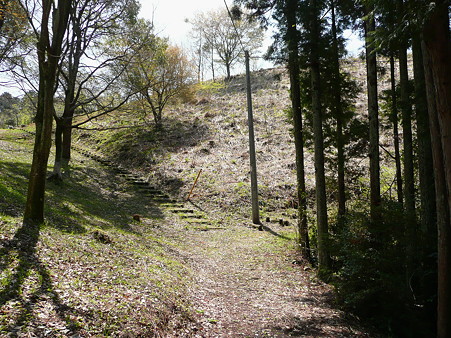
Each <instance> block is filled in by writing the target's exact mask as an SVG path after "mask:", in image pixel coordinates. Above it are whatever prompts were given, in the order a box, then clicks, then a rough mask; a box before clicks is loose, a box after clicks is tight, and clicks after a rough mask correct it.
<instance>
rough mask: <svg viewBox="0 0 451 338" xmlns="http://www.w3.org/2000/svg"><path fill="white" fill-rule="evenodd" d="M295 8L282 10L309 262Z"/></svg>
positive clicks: (290, 1) (291, 2)
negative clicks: (284, 22)
mask: <svg viewBox="0 0 451 338" xmlns="http://www.w3.org/2000/svg"><path fill="white" fill-rule="evenodd" d="M297 13H298V6H297V1H296V0H287V1H286V5H285V8H284V15H285V19H286V34H285V43H286V45H287V47H288V72H289V74H290V97H291V109H292V112H293V124H294V142H295V148H296V176H297V196H298V201H299V203H298V213H299V218H298V228H299V240H300V245H301V254H302V256H303V257H304V258H306V259H310V258H311V257H310V244H309V237H308V224H307V200H306V192H305V168H304V135H303V128H302V110H301V85H300V79H299V71H300V68H299V47H298V45H299V32H298V30H297V28H296V27H297V20H296V17H297V15H296V14H297Z"/></svg>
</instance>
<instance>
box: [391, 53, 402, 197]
mask: <svg viewBox="0 0 451 338" xmlns="http://www.w3.org/2000/svg"><path fill="white" fill-rule="evenodd" d="M393 54H394V53H393V52H392V51H390V86H391V87H390V91H391V114H390V120H391V123H392V124H393V145H394V148H395V165H396V193H397V196H398V202H399V203H400V204H403V203H404V193H403V181H402V168H401V153H400V150H399V130H398V123H399V119H398V113H399V112H398V95H397V93H396V75H395V57H394V56H393Z"/></svg>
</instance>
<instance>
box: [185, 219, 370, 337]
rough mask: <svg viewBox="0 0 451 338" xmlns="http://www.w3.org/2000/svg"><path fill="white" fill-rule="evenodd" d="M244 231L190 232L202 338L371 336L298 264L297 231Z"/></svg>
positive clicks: (189, 256)
mask: <svg viewBox="0 0 451 338" xmlns="http://www.w3.org/2000/svg"><path fill="white" fill-rule="evenodd" d="M271 227H272V228H273V229H270V228H269V227H265V230H264V231H258V230H256V229H255V228H252V227H247V226H245V225H243V226H231V227H227V228H226V229H223V230H211V231H194V232H193V231H188V232H186V233H184V234H183V236H184V237H183V240H184V242H185V245H184V248H183V249H182V250H183V251H182V252H181V253H182V255H183V256H184V259H185V260H186V263H187V264H188V265H189V266H190V267H191V268H192V270H193V279H194V280H193V285H192V287H191V292H192V295H191V296H190V297H191V298H192V303H193V306H194V308H195V309H196V311H197V313H198V314H199V321H200V325H199V326H198V327H197V330H198V332H197V335H196V336H198V337H289V336H302V337H351V336H354V337H355V336H360V337H366V336H368V335H367V334H365V333H363V331H362V330H361V329H360V328H359V327H358V325H356V322H355V320H352V319H350V318H345V314H344V313H342V312H340V311H339V310H336V309H334V308H333V307H332V306H331V301H332V299H333V297H332V290H331V288H330V287H329V286H327V285H324V284H323V283H321V282H319V281H318V280H317V279H316V277H315V275H314V272H313V271H311V270H310V269H309V268H308V267H307V266H305V265H303V264H301V263H300V262H298V261H297V260H296V253H295V250H294V248H291V249H287V246H288V248H289V247H290V245H291V246H292V244H293V242H292V241H291V239H290V238H288V237H286V236H285V235H284V234H286V233H289V232H290V230H288V231H287V230H286V228H285V229H284V228H281V227H279V226H276V225H274V224H271Z"/></svg>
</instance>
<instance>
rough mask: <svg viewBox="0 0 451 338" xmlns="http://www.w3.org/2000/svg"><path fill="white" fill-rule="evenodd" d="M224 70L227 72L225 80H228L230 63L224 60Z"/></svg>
mask: <svg viewBox="0 0 451 338" xmlns="http://www.w3.org/2000/svg"><path fill="white" fill-rule="evenodd" d="M225 65H226V72H227V77H226V80H230V63H228V62H226V64H225Z"/></svg>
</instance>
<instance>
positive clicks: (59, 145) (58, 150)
mask: <svg viewBox="0 0 451 338" xmlns="http://www.w3.org/2000/svg"><path fill="white" fill-rule="evenodd" d="M62 155H63V126H62V123H61V119H60V118H57V119H56V129H55V161H54V163H53V173H52V175H51V176H50V179H53V180H56V181H62V179H63V174H62V172H61V168H62Z"/></svg>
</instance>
